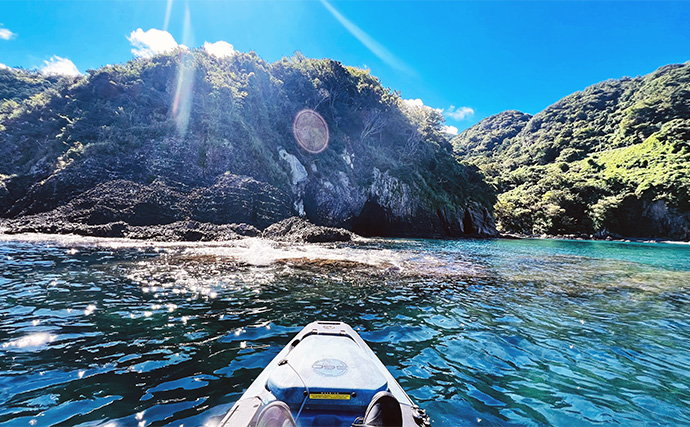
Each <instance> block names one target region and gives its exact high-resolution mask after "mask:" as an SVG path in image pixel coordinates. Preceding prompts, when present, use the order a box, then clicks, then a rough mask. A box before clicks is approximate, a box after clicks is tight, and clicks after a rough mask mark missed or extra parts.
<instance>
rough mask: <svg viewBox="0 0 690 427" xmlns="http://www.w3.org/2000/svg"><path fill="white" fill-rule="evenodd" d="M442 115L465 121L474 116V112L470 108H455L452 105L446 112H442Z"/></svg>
mask: <svg viewBox="0 0 690 427" xmlns="http://www.w3.org/2000/svg"><path fill="white" fill-rule="evenodd" d="M443 114H444V115H446V116H447V117H450V118H451V119H454V120H465V119H469V118H470V117H472V116H474V110H473V109H472V108H470V107H459V108H455V106H454V105H451V106H450V108H449V109H448V110H444V111H443Z"/></svg>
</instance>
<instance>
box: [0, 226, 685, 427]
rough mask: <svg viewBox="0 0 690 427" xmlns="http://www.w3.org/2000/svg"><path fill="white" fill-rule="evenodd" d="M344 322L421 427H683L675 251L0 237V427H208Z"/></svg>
mask: <svg viewBox="0 0 690 427" xmlns="http://www.w3.org/2000/svg"><path fill="white" fill-rule="evenodd" d="M317 319H328V320H343V321H346V322H348V323H350V324H351V325H352V326H353V327H355V328H357V329H358V330H359V331H360V333H361V335H362V336H363V338H364V339H365V340H367V341H368V342H369V343H370V346H371V347H372V348H373V349H374V351H375V352H376V353H377V354H378V355H379V357H380V358H381V360H382V361H383V362H384V364H386V366H388V367H389V369H390V370H391V372H392V373H393V375H394V376H395V377H396V378H398V380H399V381H400V383H401V384H402V385H403V387H404V388H405V389H406V390H407V391H408V393H409V394H410V395H411V396H412V398H413V399H414V400H415V401H417V402H418V403H419V404H420V405H421V406H423V407H425V408H426V409H427V411H428V412H429V413H430V415H431V417H432V419H433V420H434V425H448V426H456V425H602V424H603V425H610V424H621V425H690V388H689V387H690V247H689V246H685V245H665V244H640V243H613V242H581V241H556V240H465V241H431V240H366V241H362V242H358V243H355V244H352V245H349V246H328V245H326V246H316V245H314V246H297V247H288V246H280V245H277V244H273V243H269V242H265V241H261V240H247V241H243V242H239V243H237V242H236V243H229V244H189V245H170V244H168V245H161V244H154V243H142V242H128V241H124V240H109V241H104V240H101V241H97V240H91V239H83V238H65V237H62V238H51V237H47V236H33V237H25V238H23V239H22V240H10V239H9V237H8V236H0V425H13V426H14V425H17V426H21V425H27V426H30V425H35V426H48V425H80V426H100V425H113V426H116V425H118V426H130V425H131V426H139V425H141V426H144V425H151V426H164V425H170V426H179V425H180V424H184V425H185V426H194V425H205V424H208V425H214V423H215V422H216V421H218V418H219V417H220V416H221V415H222V414H223V413H224V412H225V411H227V410H228V409H229V408H230V406H231V405H232V403H233V402H235V401H236V400H237V399H238V398H239V397H240V396H241V394H242V392H243V391H244V389H245V388H246V387H247V386H248V385H249V384H250V383H251V381H252V380H253V379H254V378H255V377H256V375H258V373H259V372H260V371H261V370H262V368H263V366H265V365H266V364H267V363H268V362H269V361H270V359H271V358H272V357H273V356H275V355H276V354H277V353H278V351H279V350H280V349H281V348H282V347H283V346H284V345H285V344H286V343H287V342H288V340H289V338H290V337H291V336H292V335H293V334H295V333H297V332H298V331H299V330H300V327H301V326H302V325H304V324H306V323H308V322H310V321H313V320H317Z"/></svg>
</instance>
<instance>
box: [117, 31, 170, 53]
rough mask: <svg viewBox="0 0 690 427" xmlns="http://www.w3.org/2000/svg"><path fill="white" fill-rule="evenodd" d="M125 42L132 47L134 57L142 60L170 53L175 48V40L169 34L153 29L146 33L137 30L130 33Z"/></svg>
mask: <svg viewBox="0 0 690 427" xmlns="http://www.w3.org/2000/svg"><path fill="white" fill-rule="evenodd" d="M127 40H129V42H130V43H132V46H134V49H132V53H133V54H134V56H137V57H143V58H151V57H153V56H156V55H159V54H161V53H166V52H170V51H171V50H173V49H175V48H176V47H177V42H176V41H175V38H173V36H172V35H171V34H170V33H169V32H167V31H162V30H157V29H155V28H151V29H150V30H148V31H144V30H142V29H141V28H137V29H136V31H132V33H131V34H130V35H129V37H127Z"/></svg>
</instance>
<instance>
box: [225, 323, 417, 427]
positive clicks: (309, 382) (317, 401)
mask: <svg viewBox="0 0 690 427" xmlns="http://www.w3.org/2000/svg"><path fill="white" fill-rule="evenodd" d="M396 400H397V403H398V404H399V406H400V410H399V411H398V409H397V405H395V401H396ZM390 402H393V404H392V405H394V406H395V408H392V411H396V412H397V414H398V415H396V414H395V413H394V414H393V418H391V417H390V416H389V415H388V414H386V413H385V412H386V411H389V412H390V411H391V409H386V408H388V406H390V405H391V403H390ZM384 409H385V410H384ZM386 417H388V418H386ZM396 419H397V420H399V421H390V420H396ZM382 420H383V421H382ZM386 420H388V421H386ZM390 423H393V425H396V424H397V425H400V426H402V427H418V426H430V423H429V418H428V417H427V416H426V414H425V413H424V410H422V409H420V408H419V407H418V406H416V405H415V404H414V403H413V402H412V400H411V399H410V397H409V396H408V395H407V393H405V391H404V390H403V389H402V387H401V386H400V384H398V382H397V381H396V380H395V378H393V376H392V375H391V373H390V372H388V369H386V367H385V366H384V365H383V363H381V361H380V360H379V359H378V358H377V357H376V355H375V354H374V352H373V351H372V350H371V349H370V348H369V346H368V345H367V344H366V343H365V342H364V340H362V338H361V337H360V336H359V335H358V334H357V332H355V331H354V329H352V328H351V327H350V326H349V325H347V324H345V323H342V322H313V323H310V324H309V325H307V326H305V327H304V329H302V331H300V332H299V333H298V334H297V335H296V336H295V338H293V339H292V340H291V341H290V343H289V344H288V345H287V346H285V348H283V350H281V352H280V353H278V355H277V356H276V357H275V358H274V359H273V360H272V361H271V363H269V364H268V366H266V368H265V369H264V370H263V371H262V372H261V374H259V376H258V377H257V378H256V380H254V382H253V383H252V384H251V385H250V386H249V388H248V389H247V390H246V391H245V393H244V394H243V395H242V397H241V398H240V400H238V401H237V402H236V403H235V405H233V407H232V408H231V409H230V411H229V412H228V413H227V414H226V415H225V417H224V418H223V420H222V421H221V422H220V424H219V427H245V426H247V427H264V426H274V425H275V426H279V427H287V426H295V425H296V426H299V427H321V426H338V427H350V426H353V425H354V426H383V425H386V426H389V425H391V424H390Z"/></svg>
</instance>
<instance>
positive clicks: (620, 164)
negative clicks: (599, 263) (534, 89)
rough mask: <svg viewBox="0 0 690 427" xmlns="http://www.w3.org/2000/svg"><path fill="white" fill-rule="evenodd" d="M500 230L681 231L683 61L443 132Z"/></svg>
mask: <svg viewBox="0 0 690 427" xmlns="http://www.w3.org/2000/svg"><path fill="white" fill-rule="evenodd" d="M452 143H453V146H454V148H455V150H456V151H457V152H458V153H459V154H462V155H463V156H464V158H465V160H466V161H467V162H468V163H470V164H473V165H476V166H478V167H479V168H480V169H481V170H482V171H483V173H484V174H485V177H486V178H487V180H488V181H489V182H491V183H492V184H493V185H495V186H496V188H498V192H499V195H498V200H497V202H496V205H495V212H496V219H497V222H498V225H499V227H500V228H501V229H503V230H504V231H511V232H519V233H528V234H542V233H546V234H595V235H599V236H606V235H614V236H629V237H668V238H674V239H681V240H690V232H689V231H688V230H689V229H690V63H685V64H682V65H669V66H665V67H662V68H660V69H658V70H657V71H655V72H653V73H651V74H649V75H646V76H642V77H636V78H624V79H620V80H608V81H605V82H602V83H598V84H595V85H593V86H590V87H588V88H586V89H585V90H583V91H581V92H577V93H574V94H572V95H569V96H567V97H565V98H563V99H562V100H560V101H558V102H557V103H555V104H553V105H551V106H550V107H548V108H546V109H545V110H544V111H542V112H540V113H538V114H536V115H534V116H533V117H530V116H528V115H523V114H521V113H518V112H506V113H501V114H499V115H497V116H493V117H490V118H488V119H486V120H484V121H482V122H480V123H479V124H477V125H475V126H473V127H472V128H470V129H467V130H466V131H465V132H463V133H461V134H460V135H458V136H457V137H456V138H454V139H453V141H452Z"/></svg>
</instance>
